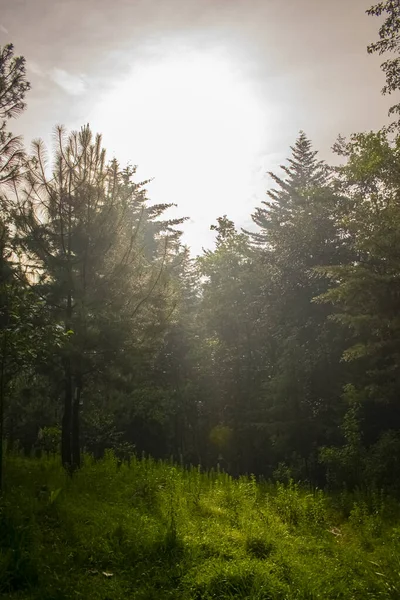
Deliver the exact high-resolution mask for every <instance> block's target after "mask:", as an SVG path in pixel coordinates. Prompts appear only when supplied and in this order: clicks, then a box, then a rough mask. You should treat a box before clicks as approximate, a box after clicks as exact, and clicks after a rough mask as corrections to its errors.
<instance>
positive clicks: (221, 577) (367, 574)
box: [0, 455, 400, 600]
mask: <svg viewBox="0 0 400 600" xmlns="http://www.w3.org/2000/svg"><path fill="white" fill-rule="evenodd" d="M6 481H7V488H6V493H5V496H4V498H3V500H2V502H1V504H0V596H1V598H5V599H6V598H9V599H13V600H14V599H15V600H17V599H32V600H33V599H34V600H39V599H40V600H64V599H70V598H77V599H79V598H82V599H83V598H84V599H85V600H92V599H93V600H122V599H124V600H126V599H131V598H132V599H135V600H152V599H157V600H162V599H164V598H174V599H177V600H179V599H182V600H183V599H185V600H200V599H213V598H218V599H228V598H246V599H249V600H275V599H276V600H278V599H287V600H294V599H317V598H321V599H322V598H323V599H330V598H332V599H334V598H335V599H339V598H346V599H347V598H348V599H360V600H361V599H363V600H364V599H368V598H371V599H372V598H374V599H376V598H396V599H397V598H400V509H399V507H398V505H397V504H396V503H395V502H394V501H391V500H390V499H388V498H385V497H384V496H383V495H381V494H371V495H370V496H368V497H365V496H364V497H362V496H360V497H359V498H357V497H356V496H352V497H350V496H349V495H346V496H343V497H341V498H335V499H334V498H329V497H328V496H326V495H325V494H323V493H322V492H320V491H319V492H315V493H308V492H306V491H304V490H301V489H300V488H299V487H297V486H296V485H294V484H291V485H289V486H283V485H281V484H277V485H272V484H266V483H265V484H262V483H261V484H257V483H256V481H255V480H254V479H251V478H242V479H240V480H236V481H235V480H232V479H231V478H230V477H229V476H227V475H225V474H218V473H213V472H211V473H207V474H201V473H199V471H198V470H196V469H192V470H190V471H185V470H182V469H180V468H178V467H176V466H173V465H170V464H168V463H156V462H154V461H152V460H147V459H146V460H133V461H132V463H131V465H127V464H123V465H122V466H121V467H120V468H118V466H117V463H116V461H115V459H114V457H113V456H112V455H108V456H107V457H106V458H105V459H104V460H102V461H100V462H97V463H95V462H93V461H92V460H91V459H90V458H86V460H85V465H84V467H83V469H82V470H81V471H80V472H79V473H77V474H76V475H75V476H74V477H73V478H72V479H69V478H68V477H66V476H65V474H64V473H63V471H62V469H61V468H60V466H59V464H58V459H41V460H35V459H24V458H21V457H14V458H11V459H9V461H8V463H7V467H6Z"/></svg>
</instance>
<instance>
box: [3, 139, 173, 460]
mask: <svg viewBox="0 0 400 600" xmlns="http://www.w3.org/2000/svg"><path fill="white" fill-rule="evenodd" d="M132 175H133V171H132V169H126V170H123V171H121V170H120V169H119V166H118V164H117V162H116V161H115V160H114V161H111V163H107V162H106V157H105V151H104V149H102V146H101V137H100V136H97V137H96V138H95V139H93V136H92V133H91V131H90V129H89V128H88V127H84V128H82V130H81V131H80V132H79V133H72V134H71V135H70V136H69V137H68V138H65V135H64V131H63V130H62V129H61V128H59V129H58V130H57V150H56V154H55V160H54V164H53V172H52V176H51V177H49V176H48V174H47V170H46V162H45V154H44V150H43V148H42V144H41V143H40V142H37V143H36V144H35V155H34V157H33V160H32V168H31V169H30V171H29V173H28V174H27V176H26V185H25V187H24V191H23V192H22V193H21V194H19V198H18V206H17V211H16V212H15V219H16V223H17V226H18V228H19V231H20V240H19V241H20V246H21V249H22V255H21V262H28V263H29V264H30V266H31V272H32V274H33V275H34V277H36V280H37V281H36V283H35V286H34V289H35V290H36V291H37V293H38V294H40V296H41V297H43V298H44V299H45V301H46V303H47V304H48V306H50V307H51V309H52V313H53V319H54V321H55V322H58V323H60V325H62V327H63V330H64V334H65V344H64V345H63V347H62V351H61V353H60V361H61V364H62V369H63V373H64V376H63V379H64V384H63V387H64V391H63V397H64V413H63V421H62V461H63V464H64V465H65V466H66V467H68V468H71V469H74V468H77V467H79V465H80V435H79V421H80V419H79V413H80V406H81V403H82V392H83V390H84V386H85V382H86V381H87V379H88V377H89V376H92V375H93V374H94V373H97V374H98V375H99V374H101V373H102V372H103V371H104V370H105V369H107V367H108V366H109V365H111V364H114V363H115V360H116V357H118V356H121V355H123V354H126V353H127V352H129V348H130V347H131V345H132V343H133V340H135V343H136V345H138V344H139V345H140V340H141V339H142V338H144V337H146V336H148V337H151V336H153V337H154V335H156V334H157V333H158V331H159V330H162V328H163V324H164V320H165V316H164V313H165V309H166V286H167V285H168V284H167V281H166V280H165V273H166V271H167V268H168V264H169V262H170V256H171V253H172V254H173V253H174V251H175V250H174V248H175V247H176V244H177V243H178V237H177V236H178V233H177V232H176V231H175V230H174V226H175V225H176V224H179V223H180V222H181V220H175V221H161V220H160V219H159V217H160V216H161V215H162V213H163V212H164V210H165V209H166V208H167V206H164V205H161V206H153V207H148V206H147V204H146V196H145V191H144V188H143V184H135V183H134V182H132Z"/></svg>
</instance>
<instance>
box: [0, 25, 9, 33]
mask: <svg viewBox="0 0 400 600" xmlns="http://www.w3.org/2000/svg"><path fill="white" fill-rule="evenodd" d="M0 31H2V32H3V33H5V34H6V35H7V34H8V29H6V28H5V27H4V25H1V23H0Z"/></svg>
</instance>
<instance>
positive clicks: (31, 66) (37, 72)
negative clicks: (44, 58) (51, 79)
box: [28, 60, 46, 77]
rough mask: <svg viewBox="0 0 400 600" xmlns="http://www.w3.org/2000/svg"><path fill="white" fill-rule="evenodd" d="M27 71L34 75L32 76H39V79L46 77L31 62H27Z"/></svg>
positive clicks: (44, 73)
mask: <svg viewBox="0 0 400 600" xmlns="http://www.w3.org/2000/svg"><path fill="white" fill-rule="evenodd" d="M28 71H30V72H31V73H34V75H39V77H45V76H46V72H45V71H43V69H42V68H41V67H40V66H39V65H38V64H37V63H36V62H34V61H33V60H28Z"/></svg>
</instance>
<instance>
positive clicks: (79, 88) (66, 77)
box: [49, 68, 86, 96]
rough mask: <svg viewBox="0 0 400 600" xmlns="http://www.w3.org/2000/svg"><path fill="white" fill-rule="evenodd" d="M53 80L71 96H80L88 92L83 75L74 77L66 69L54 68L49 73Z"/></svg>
mask: <svg viewBox="0 0 400 600" xmlns="http://www.w3.org/2000/svg"><path fill="white" fill-rule="evenodd" d="M49 75H50V77H51V79H52V80H53V81H54V82H55V83H56V84H57V85H58V86H60V88H62V89H63V90H64V91H65V92H66V93H67V94H69V95H70V96H80V95H81V94H83V93H84V92H85V90H86V83H85V79H84V77H83V76H82V75H73V74H71V73H68V72H67V71H64V69H57V68H54V69H52V70H51V71H50V73H49Z"/></svg>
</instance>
